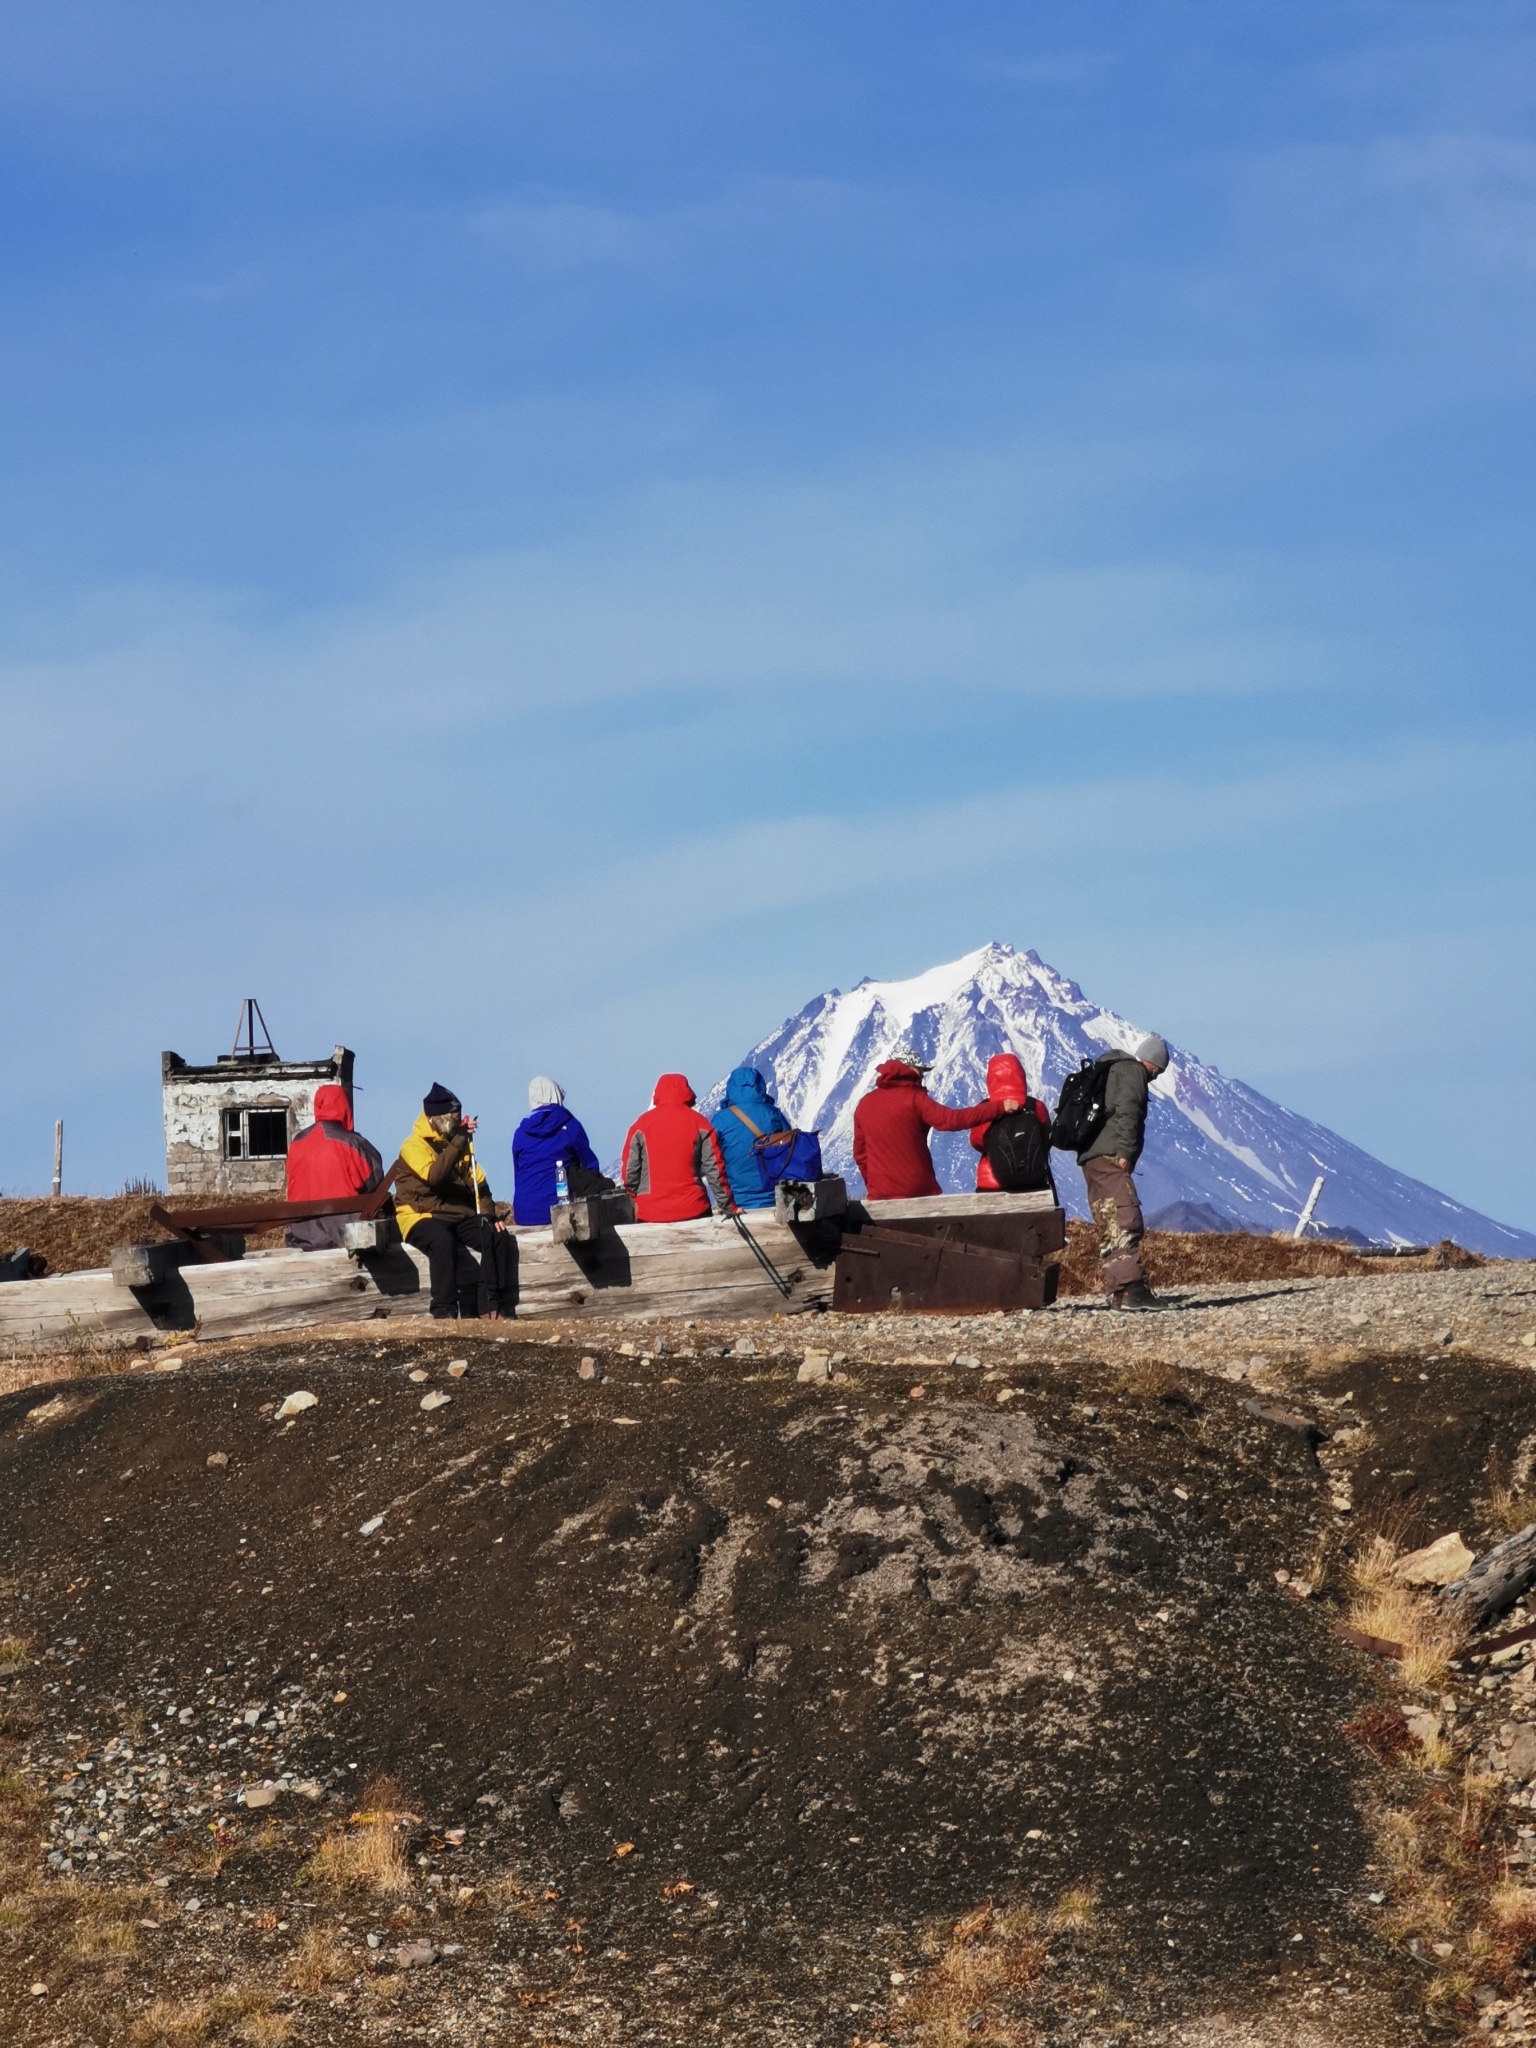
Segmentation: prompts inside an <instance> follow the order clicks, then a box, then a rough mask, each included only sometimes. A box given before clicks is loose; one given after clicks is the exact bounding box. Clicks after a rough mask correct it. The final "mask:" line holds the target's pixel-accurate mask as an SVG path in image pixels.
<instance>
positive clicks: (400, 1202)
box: [395, 1081, 517, 1322]
mask: <svg viewBox="0 0 1536 2048" xmlns="http://www.w3.org/2000/svg"><path fill="white" fill-rule="evenodd" d="M477 1123H478V1119H477V1118H475V1117H469V1118H466V1117H465V1115H464V1106H463V1104H462V1103H461V1102H460V1101H459V1098H458V1097H457V1095H455V1094H454V1093H453V1092H452V1090H451V1089H448V1088H445V1087H443V1085H442V1083H441V1082H436V1081H435V1082H434V1083H433V1084H432V1087H431V1088H430V1089H429V1091H428V1092H427V1094H426V1096H425V1097H424V1099H423V1101H422V1105H421V1115H420V1116H419V1117H417V1119H416V1122H415V1124H414V1125H413V1126H412V1129H411V1135H410V1136H409V1137H408V1138H407V1139H406V1141H405V1143H404V1144H403V1145H402V1146H401V1147H400V1158H399V1161H398V1163H397V1165H396V1168H395V1218H396V1221H397V1222H398V1223H399V1225H400V1232H401V1235H402V1236H403V1237H404V1239H405V1241H406V1243H407V1244H408V1245H413V1246H414V1247H415V1248H416V1250H417V1251H419V1252H425V1253H426V1258H427V1266H428V1269H429V1271H430V1273H431V1276H432V1313H433V1315H434V1316H437V1317H438V1318H440V1319H441V1318H443V1317H449V1316H486V1317H488V1318H489V1319H490V1320H491V1321H492V1322H499V1321H500V1320H501V1319H502V1317H503V1316H509V1315H511V1314H512V1313H513V1312H514V1310H515V1308H516V1305H517V1246H516V1241H515V1239H513V1238H511V1237H509V1236H508V1235H507V1228H506V1216H507V1210H506V1205H505V1204H502V1205H501V1206H500V1208H499V1209H498V1206H497V1204H496V1202H495V1201H494V1199H493V1198H492V1195H491V1188H490V1182H489V1181H488V1180H487V1179H486V1177H485V1172H484V1169H483V1168H482V1167H481V1166H480V1164H479V1161H478V1160H474V1159H473V1154H472V1151H471V1141H472V1140H473V1138H474V1135H475V1129H476V1126H477ZM472 1255H478V1258H479V1264H478V1265H477V1264H476V1262H475V1257H474V1256H472Z"/></svg>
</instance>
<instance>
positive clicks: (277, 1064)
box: [160, 998, 353, 1199]
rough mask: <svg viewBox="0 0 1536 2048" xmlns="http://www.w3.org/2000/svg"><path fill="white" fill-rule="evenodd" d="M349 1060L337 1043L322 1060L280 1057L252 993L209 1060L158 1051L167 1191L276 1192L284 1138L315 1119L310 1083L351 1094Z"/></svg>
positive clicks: (282, 1179)
mask: <svg viewBox="0 0 1536 2048" xmlns="http://www.w3.org/2000/svg"><path fill="white" fill-rule="evenodd" d="M352 1060H353V1055H352V1054H351V1052H349V1051H348V1049H347V1047H346V1046H344V1045H338V1046H337V1047H336V1048H335V1049H334V1050H333V1052H332V1053H331V1055H330V1057H329V1058H328V1059H318V1060H285V1059H280V1058H279V1057H278V1055H277V1052H276V1049H275V1048H274V1046H273V1044H272V1040H271V1037H270V1035H269V1034H268V1031H267V1026H266V1020H265V1019H264V1018H263V1017H262V1014H261V1006H260V1005H259V1004H258V1003H257V1002H256V1001H255V999H254V998H249V999H247V1001H246V1002H245V1003H244V1005H243V1006H242V1008H241V1012H240V1027H239V1029H238V1030H237V1032H236V1034H235V1043H234V1046H233V1047H232V1049H231V1050H230V1051H229V1052H222V1053H220V1054H219V1056H218V1058H217V1059H216V1060H215V1061H214V1063H213V1065H212V1066H206V1067H194V1066H189V1065H188V1064H187V1062H186V1061H185V1060H184V1059H183V1058H182V1057H181V1054H180V1053H176V1052H163V1053H161V1055H160V1090H161V1100H162V1107H163V1111H164V1117H165V1186H166V1192H167V1193H168V1194H172V1195H244V1196H252V1197H254V1196H258V1195H273V1196H277V1197H278V1198H279V1199H280V1198H281V1197H282V1194H283V1191H284V1187H285V1183H286V1162H287V1158H288V1145H289V1142H290V1140H291V1139H292V1138H293V1137H294V1136H295V1134H296V1133H297V1132H298V1131H300V1130H302V1129H303V1127H304V1125H306V1124H308V1123H312V1122H313V1121H314V1113H315V1090H316V1089H317V1088H320V1087H323V1086H324V1085H325V1084H326V1083H327V1082H335V1083H337V1084H338V1085H339V1086H341V1087H343V1088H345V1089H346V1091H347V1096H348V1099H349V1100H350V1099H351V1094H352Z"/></svg>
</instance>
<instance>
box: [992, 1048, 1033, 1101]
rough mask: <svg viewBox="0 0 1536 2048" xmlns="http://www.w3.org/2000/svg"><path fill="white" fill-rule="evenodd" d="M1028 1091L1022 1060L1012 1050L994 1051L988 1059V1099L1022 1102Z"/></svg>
mask: <svg viewBox="0 0 1536 2048" xmlns="http://www.w3.org/2000/svg"><path fill="white" fill-rule="evenodd" d="M1028 1093H1029V1083H1028V1082H1027V1081H1026V1080H1025V1078H1024V1064H1023V1062H1022V1060H1020V1059H1018V1058H1017V1057H1016V1056H1015V1055H1014V1054H1013V1053H1011V1052H997V1053H994V1054H993V1055H992V1057H991V1059H989V1060H988V1061H987V1100H988V1101H989V1102H1022V1101H1023V1100H1024V1098H1025V1097H1026V1096H1027V1095H1028Z"/></svg>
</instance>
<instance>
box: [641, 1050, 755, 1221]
mask: <svg viewBox="0 0 1536 2048" xmlns="http://www.w3.org/2000/svg"><path fill="white" fill-rule="evenodd" d="M694 1100H695V1097H694V1093H693V1090H692V1088H690V1087H689V1085H688V1079H687V1076H686V1075H684V1074H663V1075H662V1077H661V1079H660V1080H659V1081H658V1082H657V1083H656V1093H655V1094H654V1095H653V1096H652V1098H651V1106H650V1108H649V1109H648V1110H647V1111H646V1112H645V1114H644V1115H643V1116H638V1117H636V1118H635V1121H634V1122H633V1123H632V1124H631V1125H630V1127H629V1133H628V1135H627V1136H626V1138H625V1140H624V1185H625V1187H626V1188H628V1190H629V1192H630V1193H631V1194H632V1195H633V1196H634V1198H635V1215H636V1218H637V1219H638V1221H640V1222H641V1223H686V1222H688V1221H689V1220H690V1219H691V1218H692V1217H695V1216H707V1215H708V1214H709V1197H710V1195H711V1194H712V1195H713V1196H714V1198H715V1204H716V1206H717V1207H718V1208H720V1209H734V1208H735V1207H736V1201H735V1198H734V1196H733V1195H732V1193H731V1182H730V1176H729V1175H728V1174H727V1172H726V1170H725V1161H724V1159H722V1158H721V1156H720V1141H719V1139H718V1138H717V1137H716V1136H715V1130H714V1126H713V1124H711V1123H710V1121H709V1119H708V1118H707V1117H703V1116H700V1115H699V1113H698V1111H697V1110H696V1109H695V1108H694V1106H693V1105H694Z"/></svg>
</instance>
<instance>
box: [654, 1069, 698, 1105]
mask: <svg viewBox="0 0 1536 2048" xmlns="http://www.w3.org/2000/svg"><path fill="white" fill-rule="evenodd" d="M694 1099H695V1098H694V1093H693V1090H692V1088H690V1087H689V1085H688V1076H687V1075H686V1074H663V1075H662V1077H661V1079H660V1080H659V1081H658V1082H657V1083H656V1093H655V1094H654V1095H653V1096H652V1097H651V1103H652V1106H653V1107H654V1108H656V1109H691V1108H692V1107H693V1104H694Z"/></svg>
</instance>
